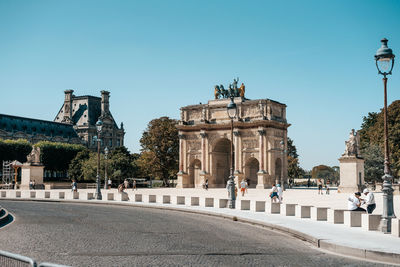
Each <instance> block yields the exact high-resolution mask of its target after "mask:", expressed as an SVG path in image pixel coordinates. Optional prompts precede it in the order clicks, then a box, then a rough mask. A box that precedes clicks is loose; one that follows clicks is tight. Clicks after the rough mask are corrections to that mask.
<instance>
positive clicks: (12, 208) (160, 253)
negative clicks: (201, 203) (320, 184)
mask: <svg viewBox="0 0 400 267" xmlns="http://www.w3.org/2000/svg"><path fill="white" fill-rule="evenodd" d="M0 205H1V206H3V207H4V208H6V209H7V210H8V211H9V212H11V213H12V214H13V215H15V217H16V220H15V221H14V222H13V223H12V224H10V225H8V226H6V227H4V228H3V229H0V250H6V251H9V252H13V253H18V254H22V255H25V256H28V257H32V258H34V259H36V260H37V261H38V262H43V261H46V262H53V263H59V264H67V265H73V266H135V265H138V266H143V265H145V266H149V265H151V266H183V265H197V266H199V265H202V266H249V265H251V266H346V265H347V266H383V265H379V264H375V263H370V262H363V261H358V260H355V259H350V258H344V257H340V256H336V255H332V254H326V253H323V252H321V251H320V250H317V249H314V248H312V247H311V246H310V245H308V244H307V243H305V242H302V241H300V240H297V239H295V238H292V237H289V236H286V235H282V234H279V233H276V232H273V231H270V230H266V229H262V228H260V227H255V226H251V225H248V224H243V223H238V222H234V221H231V220H227V219H221V218H217V217H210V216H204V215H195V214H190V213H183V212H175V211H166V210H159V209H147V208H138V207H126V206H125V207H124V206H114V205H113V206H107V205H86V204H72V203H51V202H50V203H46V202H25V201H0Z"/></svg>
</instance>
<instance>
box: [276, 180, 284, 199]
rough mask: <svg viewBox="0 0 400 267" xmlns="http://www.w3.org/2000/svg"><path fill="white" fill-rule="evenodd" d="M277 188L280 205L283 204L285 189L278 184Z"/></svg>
mask: <svg viewBox="0 0 400 267" xmlns="http://www.w3.org/2000/svg"><path fill="white" fill-rule="evenodd" d="M277 187H278V200H279V203H282V199H283V189H282V187H281V185H280V184H278V185H277Z"/></svg>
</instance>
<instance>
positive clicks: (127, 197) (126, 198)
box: [116, 192, 129, 201]
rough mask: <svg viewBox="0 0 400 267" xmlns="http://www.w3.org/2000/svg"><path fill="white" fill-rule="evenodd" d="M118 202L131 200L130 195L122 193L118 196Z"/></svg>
mask: <svg viewBox="0 0 400 267" xmlns="http://www.w3.org/2000/svg"><path fill="white" fill-rule="evenodd" d="M116 200H117V201H128V200H129V196H128V193H126V192H121V193H118V194H117V199H116Z"/></svg>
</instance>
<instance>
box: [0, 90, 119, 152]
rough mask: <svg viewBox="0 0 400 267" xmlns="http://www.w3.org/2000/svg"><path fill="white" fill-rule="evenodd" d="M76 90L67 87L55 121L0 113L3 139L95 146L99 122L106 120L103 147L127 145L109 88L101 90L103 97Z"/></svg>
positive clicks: (102, 133)
mask: <svg viewBox="0 0 400 267" xmlns="http://www.w3.org/2000/svg"><path fill="white" fill-rule="evenodd" d="M73 93H74V91H73V90H66V91H65V98H64V103H63V104H62V106H61V108H60V110H59V111H58V113H57V115H56V116H55V119H54V121H46V120H41V119H34V118H26V117H18V116H12V115H6V114H0V139H26V140H28V141H29V142H31V143H33V144H34V143H37V142H39V141H52V142H62V143H69V144H82V145H85V146H87V147H88V148H90V149H93V150H94V149H96V148H97V144H96V138H94V137H95V136H97V130H96V122H97V120H98V119H101V120H102V121H103V128H102V132H101V136H100V137H101V139H102V147H106V146H107V147H109V148H110V149H113V148H115V147H119V146H123V145H124V135H125V131H124V128H123V124H122V123H121V126H120V127H118V125H117V124H116V122H115V120H114V118H113V116H112V114H111V112H110V108H109V107H110V103H109V98H110V92H108V91H101V97H96V96H90V95H84V96H75V95H74V94H73Z"/></svg>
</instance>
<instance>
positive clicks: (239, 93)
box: [214, 77, 245, 99]
mask: <svg viewBox="0 0 400 267" xmlns="http://www.w3.org/2000/svg"><path fill="white" fill-rule="evenodd" d="M238 83H239V77H238V78H237V79H233V83H231V84H229V86H228V89H225V88H224V86H223V85H222V84H220V85H219V86H218V85H215V86H214V97H215V99H220V98H222V99H223V98H230V97H241V98H242V99H244V93H245V86H244V83H242V84H241V86H240V87H238Z"/></svg>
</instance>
